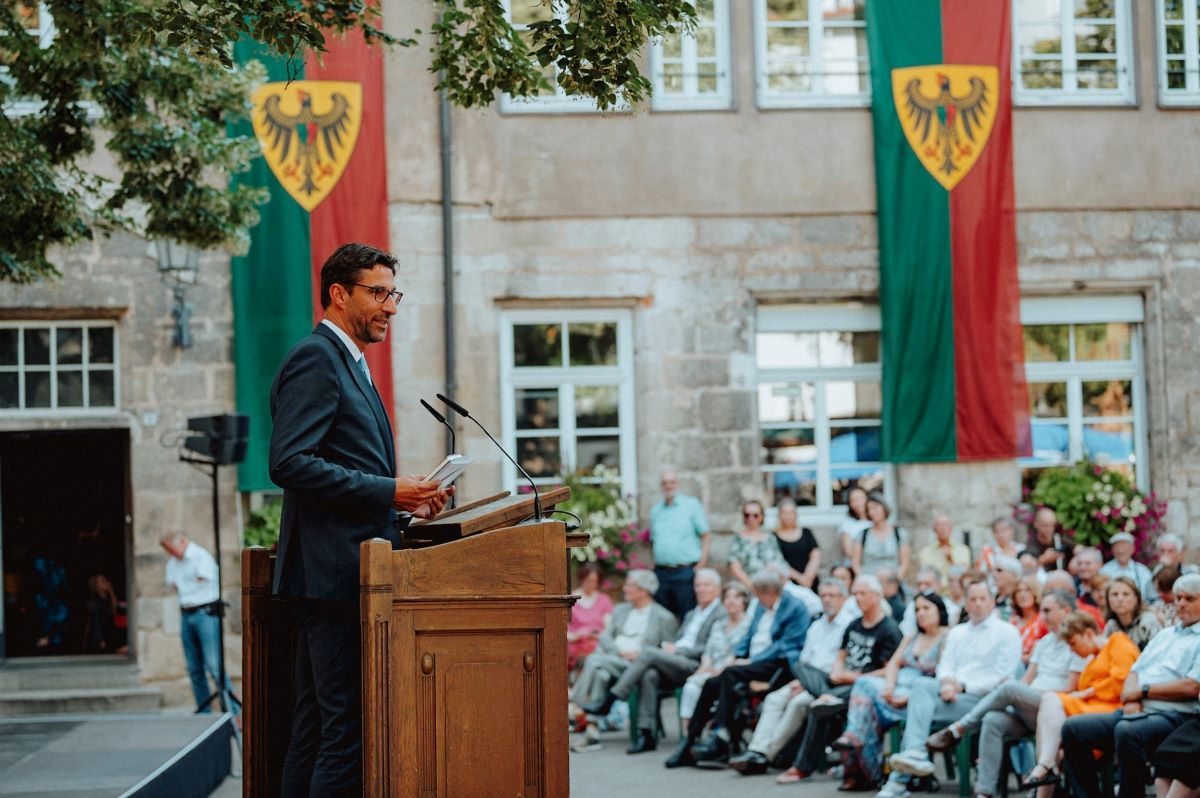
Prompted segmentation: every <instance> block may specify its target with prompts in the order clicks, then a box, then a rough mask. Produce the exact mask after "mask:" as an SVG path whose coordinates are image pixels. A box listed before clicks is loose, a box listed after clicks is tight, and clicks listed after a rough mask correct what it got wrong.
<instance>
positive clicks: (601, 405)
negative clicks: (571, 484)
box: [575, 385, 620, 462]
mask: <svg viewBox="0 0 1200 798" xmlns="http://www.w3.org/2000/svg"><path fill="white" fill-rule="evenodd" d="M617 401H618V400H617V386H615V385H595V386H582V385H581V386H579V387H577V388H576V389H575V426H576V427H578V428H580V429H588V428H595V427H615V426H617V425H618V424H619V423H620V420H619V418H618V414H617ZM580 462H582V458H581V459H580Z"/></svg>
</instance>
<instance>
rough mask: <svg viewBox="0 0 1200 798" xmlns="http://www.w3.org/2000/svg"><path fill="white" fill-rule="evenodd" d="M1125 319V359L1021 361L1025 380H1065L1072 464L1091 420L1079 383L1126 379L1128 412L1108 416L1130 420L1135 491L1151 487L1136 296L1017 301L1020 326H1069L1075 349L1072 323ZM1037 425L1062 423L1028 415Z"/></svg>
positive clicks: (1025, 464)
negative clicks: (1130, 406)
mask: <svg viewBox="0 0 1200 798" xmlns="http://www.w3.org/2000/svg"><path fill="white" fill-rule="evenodd" d="M1122 322H1123V323H1127V324H1130V325H1131V326H1132V330H1131V335H1130V342H1129V346H1130V353H1129V357H1130V359H1129V360H1125V361H1112V360H1109V361H1073V360H1072V361H1069V362H1050V363H1028V362H1027V363H1026V364H1025V380H1026V382H1029V383H1034V382H1064V383H1066V384H1067V417H1066V422H1067V436H1068V447H1069V448H1068V453H1067V462H1065V463H1062V465H1070V464H1071V463H1077V462H1079V461H1080V460H1082V459H1083V454H1084V453H1083V427H1084V421H1085V420H1087V421H1093V420H1096V419H1094V418H1093V417H1087V418H1086V419H1085V417H1084V408H1083V400H1082V396H1083V385H1082V384H1083V383H1084V382H1091V381H1097V380H1129V381H1130V392H1131V394H1132V396H1131V398H1132V399H1133V414H1132V415H1130V416H1117V417H1114V418H1112V419H1106V420H1110V421H1112V422H1116V423H1132V424H1133V431H1134V435H1133V456H1134V465H1135V469H1134V476H1135V481H1136V484H1137V487H1138V490H1141V491H1142V492H1148V491H1149V490H1150V463H1149V459H1148V457H1147V452H1148V450H1149V442H1148V434H1149V430H1148V429H1147V423H1146V378H1145V368H1144V363H1145V359H1144V352H1143V336H1142V331H1143V328H1144V323H1145V313H1144V310H1143V306H1142V299H1141V297H1137V296H1098V297H1086V296H1083V297H1053V298H1050V297H1034V298H1028V299H1023V300H1021V325H1022V327H1026V326H1034V325H1043V324H1056V325H1062V324H1069V325H1071V328H1070V339H1069V345H1070V350H1069V351H1070V352H1071V353H1072V357H1074V352H1075V325H1078V324H1105V323H1122ZM1030 423H1031V424H1033V425H1037V424H1039V423H1044V424H1046V425H1052V426H1061V424H1062V420H1059V419H1056V420H1051V419H1046V420H1045V421H1044V422H1043V421H1041V420H1039V419H1030ZM1018 462H1019V464H1020V466H1021V468H1022V469H1025V468H1030V467H1036V466H1041V465H1042V464H1041V463H1037V462H1034V461H1033V460H1032V458H1024V457H1023V458H1020V459H1019V461H1018Z"/></svg>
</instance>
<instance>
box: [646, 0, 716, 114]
mask: <svg viewBox="0 0 1200 798" xmlns="http://www.w3.org/2000/svg"><path fill="white" fill-rule="evenodd" d="M712 4H713V24H712V28H713V33H714V37H715V40H716V48H717V55H716V62H717V63H716V67H717V90H716V92H714V93H712V94H700V92H699V88H698V86H699V63H698V58H699V56H698V55H697V53H696V38H695V36H694V35H690V36H689V35H683V36H681V37H680V39H681V41H680V48H681V52H680V60H681V61H682V62H683V93H682V94H671V95H667V94H665V93H664V88H663V86H664V84H663V58H664V57H665V56H664V55H663V45H662V42H661V41H660V42H655V43H654V44H653V45H652V46H651V47H650V80H651V84H652V85H653V87H654V93H653V94H652V95H651V97H650V107H651V108H652V109H653V110H655V111H723V110H726V109H729V108H731V107H732V106H733V57H732V54H731V53H732V47H731V44H730V36H729V0H712ZM697 27H700V26H699V25H698V26H697Z"/></svg>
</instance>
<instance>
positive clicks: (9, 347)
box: [0, 329, 17, 366]
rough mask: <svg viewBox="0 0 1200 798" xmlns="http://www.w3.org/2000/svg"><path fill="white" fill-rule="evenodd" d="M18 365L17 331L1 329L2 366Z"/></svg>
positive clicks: (0, 358)
mask: <svg viewBox="0 0 1200 798" xmlns="http://www.w3.org/2000/svg"><path fill="white" fill-rule="evenodd" d="M15 365H17V331H16V330H13V329H8V330H0V366H15Z"/></svg>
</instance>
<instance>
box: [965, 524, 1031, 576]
mask: <svg viewBox="0 0 1200 798" xmlns="http://www.w3.org/2000/svg"><path fill="white" fill-rule="evenodd" d="M1016 537H1017V524H1016V522H1015V521H1013V520H1012V519H1011V518H1008V517H1007V516H1003V515H1002V516H1000V517H999V518H997V519H996V520H995V521H992V542H991V543H985V544H984V546H983V548H982V549H980V551H979V562H978V563H977V564H976V565H975V567H976V568H978V569H979V570H981V571H984V572H990V571H991V570H992V564H993V563H992V559H993V558H994V557H995V556H996V555H998V554H999V555H1003V556H1005V557H1012V558H1014V559H1016V558H1018V557H1020V555H1021V553H1022V552H1024V551H1025V544H1024V543H1017V542H1016ZM1030 554H1031V556H1032V557H1033V559H1034V562H1035V563H1036V562H1037V555H1036V554H1033V553H1032V552H1030Z"/></svg>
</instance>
